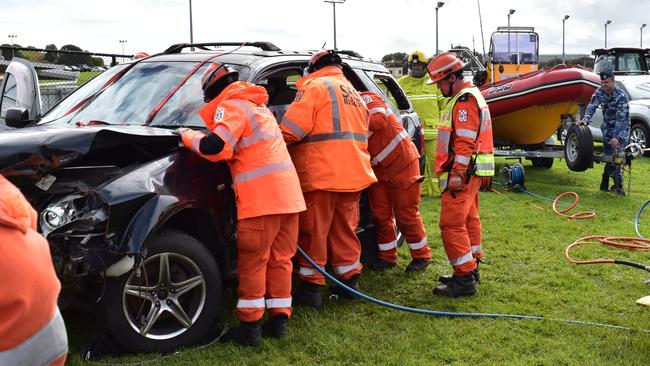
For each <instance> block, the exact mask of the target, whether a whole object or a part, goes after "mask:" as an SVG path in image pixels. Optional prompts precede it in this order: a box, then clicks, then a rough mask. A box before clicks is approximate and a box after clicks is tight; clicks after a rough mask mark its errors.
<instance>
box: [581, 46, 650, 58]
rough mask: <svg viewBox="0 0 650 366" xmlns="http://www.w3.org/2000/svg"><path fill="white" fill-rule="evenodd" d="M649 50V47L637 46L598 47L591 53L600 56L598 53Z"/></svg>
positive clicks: (645, 51)
mask: <svg viewBox="0 0 650 366" xmlns="http://www.w3.org/2000/svg"><path fill="white" fill-rule="evenodd" d="M649 50H650V49H648V48H637V47H612V48H596V49H595V50H593V51H591V54H592V55H594V56H598V55H605V54H614V53H623V52H632V53H648V51H649Z"/></svg>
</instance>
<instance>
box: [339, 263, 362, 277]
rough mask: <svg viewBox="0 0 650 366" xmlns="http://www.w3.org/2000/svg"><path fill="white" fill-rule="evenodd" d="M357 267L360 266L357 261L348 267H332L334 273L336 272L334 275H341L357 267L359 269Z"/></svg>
mask: <svg viewBox="0 0 650 366" xmlns="http://www.w3.org/2000/svg"><path fill="white" fill-rule="evenodd" d="M359 265H361V263H360V262H359V261H358V260H357V261H356V262H354V263H352V264H350V265H349V266H337V267H334V271H335V272H336V274H339V275H342V274H344V273H347V272H350V271H352V270H353V269H356V268H357V267H359Z"/></svg>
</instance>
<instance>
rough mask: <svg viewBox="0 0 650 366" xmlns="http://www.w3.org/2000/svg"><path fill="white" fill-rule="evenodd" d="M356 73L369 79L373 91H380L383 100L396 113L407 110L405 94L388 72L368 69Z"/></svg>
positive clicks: (408, 106)
mask: <svg viewBox="0 0 650 366" xmlns="http://www.w3.org/2000/svg"><path fill="white" fill-rule="evenodd" d="M358 74H360V76H361V75H363V76H364V77H365V78H367V79H368V80H369V81H370V84H371V87H372V89H373V91H374V92H377V91H379V92H381V93H380V95H383V96H384V100H386V101H387V102H388V104H389V105H390V106H391V107H392V109H393V112H395V113H396V114H399V111H400V110H409V109H410V108H411V104H410V103H409V101H408V99H407V97H406V95H405V94H404V92H403V91H402V89H401V88H400V86H399V85H398V84H397V82H396V81H395V79H393V77H392V76H390V75H389V74H384V73H379V72H370V71H365V72H364V71H360V72H358ZM386 97H387V98H386Z"/></svg>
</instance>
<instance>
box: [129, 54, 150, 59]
mask: <svg viewBox="0 0 650 366" xmlns="http://www.w3.org/2000/svg"><path fill="white" fill-rule="evenodd" d="M147 57H149V54H148V53H146V52H138V53H136V54H135V55H133V57H131V60H139V59H141V58H147Z"/></svg>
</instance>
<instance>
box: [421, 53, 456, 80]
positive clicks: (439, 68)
mask: <svg viewBox="0 0 650 366" xmlns="http://www.w3.org/2000/svg"><path fill="white" fill-rule="evenodd" d="M463 67H465V63H464V62H463V61H462V60H461V59H460V58H458V56H456V54H455V53H451V52H443V53H441V54H439V55H437V56H436V57H434V58H433V59H431V61H430V62H429V64H428V65H427V72H428V73H429V76H430V77H431V80H429V81H427V84H434V83H437V82H438V81H440V80H442V79H444V78H446V77H447V76H449V75H451V74H453V73H455V72H457V71H459V70H462V69H463Z"/></svg>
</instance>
